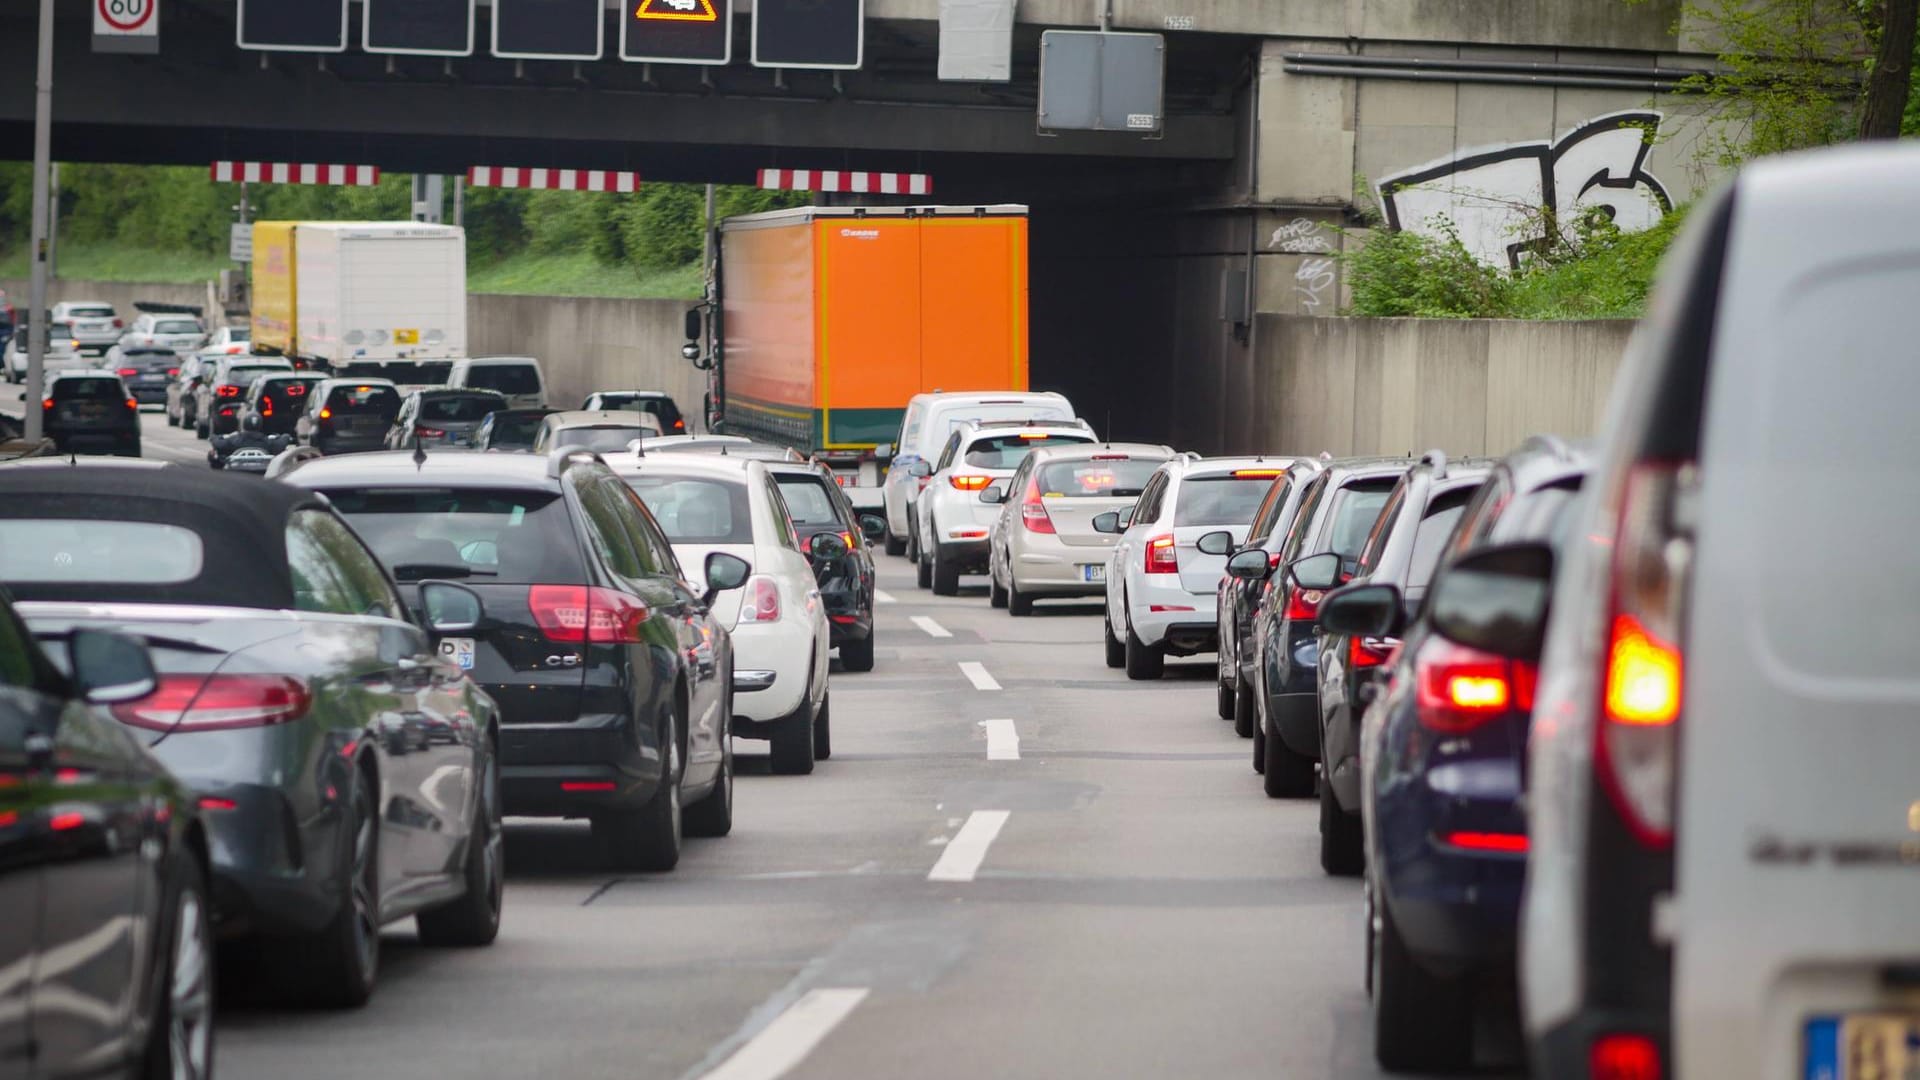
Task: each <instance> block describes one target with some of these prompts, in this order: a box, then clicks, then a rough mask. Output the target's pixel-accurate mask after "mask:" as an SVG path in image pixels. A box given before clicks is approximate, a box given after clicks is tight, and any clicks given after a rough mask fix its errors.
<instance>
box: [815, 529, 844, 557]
mask: <svg viewBox="0 0 1920 1080" xmlns="http://www.w3.org/2000/svg"><path fill="white" fill-rule="evenodd" d="M849 550H851V549H850V548H848V547H847V542H846V541H845V540H842V539H841V538H840V534H839V533H819V534H817V535H815V536H814V538H813V540H812V541H811V542H810V543H808V545H807V553H808V554H810V555H812V556H813V558H814V561H815V562H833V561H834V560H836V559H841V558H845V557H846V554H847V552H848V551H849Z"/></svg>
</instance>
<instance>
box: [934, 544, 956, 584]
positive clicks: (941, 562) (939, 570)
mask: <svg viewBox="0 0 1920 1080" xmlns="http://www.w3.org/2000/svg"><path fill="white" fill-rule="evenodd" d="M933 595H935V596H959V595H960V568H959V567H957V566H955V565H953V564H952V563H950V562H948V561H947V560H946V559H944V558H942V557H941V555H940V545H939V544H934V545H933Z"/></svg>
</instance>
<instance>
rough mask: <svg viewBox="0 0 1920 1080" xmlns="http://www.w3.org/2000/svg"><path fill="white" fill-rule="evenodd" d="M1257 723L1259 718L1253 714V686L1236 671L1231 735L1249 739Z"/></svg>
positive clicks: (1234, 674)
mask: <svg viewBox="0 0 1920 1080" xmlns="http://www.w3.org/2000/svg"><path fill="white" fill-rule="evenodd" d="M1259 723H1260V718H1259V717H1257V716H1255V715H1254V714H1253V686H1252V684H1250V683H1248V682H1247V680H1246V679H1245V678H1244V677H1243V676H1241V674H1240V672H1239V671H1238V670H1236V671H1234V673H1233V733H1234V734H1235V735H1238V736H1240V737H1241V738H1243V739H1251V738H1253V733H1254V730H1255V729H1256V728H1257V727H1258V726H1259Z"/></svg>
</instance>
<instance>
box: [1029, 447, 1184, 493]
mask: <svg viewBox="0 0 1920 1080" xmlns="http://www.w3.org/2000/svg"><path fill="white" fill-rule="evenodd" d="M1159 467H1160V461H1159V460H1157V459H1154V458H1134V457H1120V456H1115V457H1107V458H1098V457H1097V458H1094V459H1092V460H1091V461H1056V462H1053V463H1051V464H1048V465H1043V466H1041V468H1040V477H1039V479H1040V494H1041V495H1042V496H1043V497H1045V498H1049V499H1054V498H1066V499H1076V498H1125V497H1130V496H1134V495H1138V494H1140V491H1141V489H1142V488H1144V487H1146V486H1147V479H1148V478H1149V477H1151V476H1152V475H1153V470H1155V469H1157V468H1159Z"/></svg>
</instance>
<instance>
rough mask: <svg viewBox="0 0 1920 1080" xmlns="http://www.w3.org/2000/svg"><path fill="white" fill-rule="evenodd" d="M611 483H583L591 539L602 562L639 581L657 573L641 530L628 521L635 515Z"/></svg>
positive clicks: (582, 499) (583, 503) (583, 504)
mask: <svg viewBox="0 0 1920 1080" xmlns="http://www.w3.org/2000/svg"><path fill="white" fill-rule="evenodd" d="M611 483H612V482H611V481H603V480H589V481H586V482H583V483H581V484H579V486H578V490H579V493H580V509H581V511H582V512H583V513H584V514H585V515H586V519H587V539H588V540H590V541H592V543H593V548H594V550H595V551H596V552H598V553H599V555H600V561H601V562H603V563H605V564H606V565H607V567H608V568H609V569H611V570H612V571H613V572H614V573H616V574H619V575H620V576H622V577H628V578H637V577H643V576H646V575H648V574H651V573H653V572H654V567H653V566H652V565H651V560H650V559H648V558H647V556H648V554H650V553H649V552H647V551H646V550H645V549H644V547H643V545H642V543H641V541H640V538H639V537H638V536H637V535H636V533H637V532H638V530H637V529H635V528H633V527H632V526H630V525H629V524H628V522H627V520H626V519H627V518H628V516H629V515H631V514H632V512H633V511H632V510H631V508H630V507H629V506H628V504H627V501H626V500H625V499H622V498H620V496H619V495H618V493H616V492H614V491H613V490H611V487H610V484H611Z"/></svg>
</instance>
